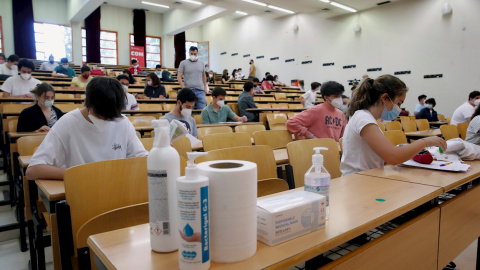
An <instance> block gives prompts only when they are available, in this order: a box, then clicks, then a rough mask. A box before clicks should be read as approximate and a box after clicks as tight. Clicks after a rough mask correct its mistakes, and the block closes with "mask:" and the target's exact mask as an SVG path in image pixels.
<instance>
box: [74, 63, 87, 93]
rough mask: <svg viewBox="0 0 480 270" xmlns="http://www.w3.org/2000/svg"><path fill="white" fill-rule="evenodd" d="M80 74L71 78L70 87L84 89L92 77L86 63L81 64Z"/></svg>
mask: <svg viewBox="0 0 480 270" xmlns="http://www.w3.org/2000/svg"><path fill="white" fill-rule="evenodd" d="M80 73H81V76H79V77H74V78H73V79H72V84H71V85H70V88H71V89H75V90H85V89H86V88H87V84H88V82H89V81H90V80H91V79H92V76H91V70H90V68H89V67H88V66H87V65H83V66H82V68H81V69H80Z"/></svg>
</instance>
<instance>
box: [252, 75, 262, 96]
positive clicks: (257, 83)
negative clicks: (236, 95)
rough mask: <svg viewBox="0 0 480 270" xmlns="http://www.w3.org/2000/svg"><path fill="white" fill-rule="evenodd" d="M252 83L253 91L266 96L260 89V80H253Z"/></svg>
mask: <svg viewBox="0 0 480 270" xmlns="http://www.w3.org/2000/svg"><path fill="white" fill-rule="evenodd" d="M252 83H253V91H255V93H256V94H265V92H263V90H262V88H260V80H259V79H258V78H253V80H252Z"/></svg>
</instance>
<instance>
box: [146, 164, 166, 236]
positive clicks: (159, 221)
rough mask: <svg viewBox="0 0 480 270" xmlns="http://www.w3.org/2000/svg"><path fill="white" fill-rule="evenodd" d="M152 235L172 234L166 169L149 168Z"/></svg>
mask: <svg viewBox="0 0 480 270" xmlns="http://www.w3.org/2000/svg"><path fill="white" fill-rule="evenodd" d="M148 201H149V215H150V235H152V236H161V235H170V233H171V232H170V216H169V211H168V179H167V171H166V170H148Z"/></svg>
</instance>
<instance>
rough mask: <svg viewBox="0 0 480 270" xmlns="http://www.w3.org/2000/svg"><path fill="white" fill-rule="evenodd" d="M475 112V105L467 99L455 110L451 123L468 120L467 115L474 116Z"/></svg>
mask: <svg viewBox="0 0 480 270" xmlns="http://www.w3.org/2000/svg"><path fill="white" fill-rule="evenodd" d="M474 112H475V107H473V106H472V104H470V102H468V101H466V102H465V103H463V104H462V105H460V107H458V108H457V109H456V110H455V111H454V112H453V115H452V121H450V125H456V124H458V123H466V122H468V121H467V117H472V115H473V113H474Z"/></svg>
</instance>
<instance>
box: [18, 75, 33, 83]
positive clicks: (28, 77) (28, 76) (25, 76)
mask: <svg viewBox="0 0 480 270" xmlns="http://www.w3.org/2000/svg"><path fill="white" fill-rule="evenodd" d="M20 76H21V77H22V79H24V80H25V81H28V80H30V78H31V77H32V74H28V73H20Z"/></svg>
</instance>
